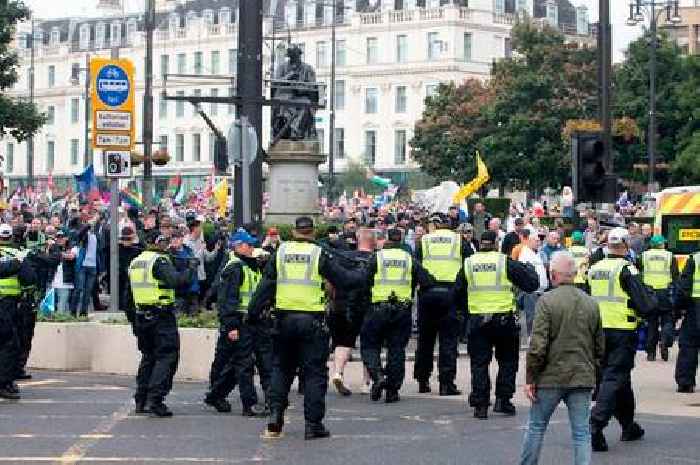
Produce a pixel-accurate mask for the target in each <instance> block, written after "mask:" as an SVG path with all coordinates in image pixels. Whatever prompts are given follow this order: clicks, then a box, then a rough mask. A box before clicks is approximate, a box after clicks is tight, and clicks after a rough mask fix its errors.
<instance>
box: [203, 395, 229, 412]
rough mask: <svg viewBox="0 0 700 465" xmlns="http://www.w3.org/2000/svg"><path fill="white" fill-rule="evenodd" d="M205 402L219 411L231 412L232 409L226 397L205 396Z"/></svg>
mask: <svg viewBox="0 0 700 465" xmlns="http://www.w3.org/2000/svg"><path fill="white" fill-rule="evenodd" d="M204 403H205V404H207V405H208V406H210V407H214V409H216V411H217V412H219V413H229V412H230V411H231V403H230V402H229V401H227V400H226V399H221V398H216V397H205V398H204Z"/></svg>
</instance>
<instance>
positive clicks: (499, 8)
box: [494, 0, 506, 15]
mask: <svg viewBox="0 0 700 465" xmlns="http://www.w3.org/2000/svg"><path fill="white" fill-rule="evenodd" d="M494 11H495V13H496V14H497V15H502V14H504V13H505V12H506V0H496V3H495V5H494Z"/></svg>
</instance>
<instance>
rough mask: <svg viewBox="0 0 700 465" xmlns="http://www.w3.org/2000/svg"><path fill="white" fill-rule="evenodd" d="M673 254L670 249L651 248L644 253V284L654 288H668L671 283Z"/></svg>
mask: <svg viewBox="0 0 700 465" xmlns="http://www.w3.org/2000/svg"><path fill="white" fill-rule="evenodd" d="M672 263H673V254H672V253H671V252H669V251H668V250H662V249H651V250H647V251H646V252H644V253H642V267H643V269H644V273H643V275H642V279H643V281H644V284H646V285H647V286H651V287H653V288H654V289H667V288H668V286H669V285H670V284H671V264H672Z"/></svg>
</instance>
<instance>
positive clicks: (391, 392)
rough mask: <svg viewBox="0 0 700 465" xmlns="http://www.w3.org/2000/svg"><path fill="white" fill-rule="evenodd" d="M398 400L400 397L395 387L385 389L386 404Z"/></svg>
mask: <svg viewBox="0 0 700 465" xmlns="http://www.w3.org/2000/svg"><path fill="white" fill-rule="evenodd" d="M399 400H401V397H399V391H397V390H396V389H387V390H386V395H385V396H384V402H386V403H387V404H393V403H394V402H398V401H399Z"/></svg>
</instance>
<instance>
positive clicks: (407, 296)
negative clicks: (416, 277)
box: [372, 249, 413, 303]
mask: <svg viewBox="0 0 700 465" xmlns="http://www.w3.org/2000/svg"><path fill="white" fill-rule="evenodd" d="M412 267H413V260H412V258H411V255H410V254H409V253H408V252H406V251H405V250H401V249H386V250H380V251H378V252H377V272H376V274H375V275H374V286H373V287H372V303H378V302H386V301H388V300H390V299H392V298H395V299H396V300H399V301H402V302H407V301H410V300H411V297H412V295H411V294H412V290H413V288H412V286H411V270H412Z"/></svg>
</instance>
